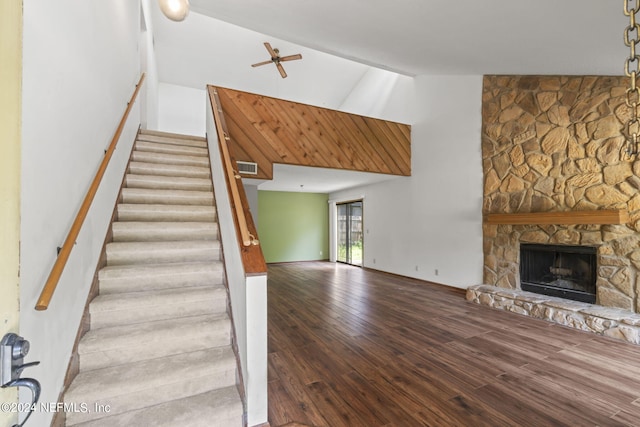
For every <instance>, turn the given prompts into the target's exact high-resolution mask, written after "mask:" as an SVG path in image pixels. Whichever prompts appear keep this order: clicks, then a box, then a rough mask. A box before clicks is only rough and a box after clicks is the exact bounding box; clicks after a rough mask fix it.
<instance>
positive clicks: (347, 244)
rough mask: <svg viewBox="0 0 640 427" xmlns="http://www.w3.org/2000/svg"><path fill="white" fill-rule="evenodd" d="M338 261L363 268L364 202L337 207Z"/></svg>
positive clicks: (341, 204) (343, 204)
mask: <svg viewBox="0 0 640 427" xmlns="http://www.w3.org/2000/svg"><path fill="white" fill-rule="evenodd" d="M336 208H337V214H338V215H337V217H338V257H337V259H338V261H339V262H345V263H347V264H353V265H358V266H362V250H363V245H362V229H363V228H362V200H359V201H356V202H348V203H340V204H338V205H336Z"/></svg>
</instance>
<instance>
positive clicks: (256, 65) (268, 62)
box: [251, 60, 273, 67]
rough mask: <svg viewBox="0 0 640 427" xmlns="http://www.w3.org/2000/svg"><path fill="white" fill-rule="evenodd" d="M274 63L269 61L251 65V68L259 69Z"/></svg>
mask: <svg viewBox="0 0 640 427" xmlns="http://www.w3.org/2000/svg"><path fill="white" fill-rule="evenodd" d="M272 62H273V61H272V60H268V61H263V62H258V63H257V64H251V66H252V67H259V66H261V65H267V64H271V63H272Z"/></svg>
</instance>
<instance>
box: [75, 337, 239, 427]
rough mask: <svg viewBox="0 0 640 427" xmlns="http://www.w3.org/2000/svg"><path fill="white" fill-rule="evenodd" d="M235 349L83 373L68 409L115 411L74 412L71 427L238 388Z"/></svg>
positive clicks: (183, 355) (204, 351) (146, 361)
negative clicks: (70, 407) (83, 406)
mask: <svg viewBox="0 0 640 427" xmlns="http://www.w3.org/2000/svg"><path fill="white" fill-rule="evenodd" d="M235 377H236V362H235V357H234V354H233V351H232V350H231V347H230V346H227V347H219V348H212V349H207V350H200V351H194V352H190V353H183V354H178V355H174V356H167V357H160V358H157V359H151V360H144V361H141V362H135V363H128V364H126V365H119V366H114V367H109V368H104V369H96V370H92V371H85V372H82V371H81V372H80V373H79V374H78V375H77V376H76V378H75V380H74V381H73V382H72V383H71V385H70V386H69V389H68V390H67V392H66V394H65V397H64V402H65V403H66V404H69V405H71V404H76V405H78V406H80V405H81V404H85V405H86V406H87V407H88V408H91V409H93V408H96V407H97V406H100V405H102V406H103V407H105V406H106V405H109V408H110V412H106V411H102V412H100V411H94V410H92V411H87V412H82V411H78V412H68V413H67V414H66V420H67V425H68V426H69V425H74V424H78V423H81V422H85V421H90V420H92V419H98V418H104V417H106V416H114V415H118V414H122V413H125V412H129V411H133V410H137V409H142V408H147V407H151V406H154V405H158V404H161V403H165V402H168V401H171V400H175V399H182V398H186V397H189V396H194V395H198V394H201V393H205V392H208V391H211V390H212V389H213V388H214V387H215V388H224V387H230V386H232V385H234V384H235V381H236V379H235Z"/></svg>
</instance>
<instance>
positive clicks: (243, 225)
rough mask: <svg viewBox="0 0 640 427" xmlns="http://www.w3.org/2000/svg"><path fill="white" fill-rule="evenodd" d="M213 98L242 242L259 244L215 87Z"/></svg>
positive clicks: (244, 243)
mask: <svg viewBox="0 0 640 427" xmlns="http://www.w3.org/2000/svg"><path fill="white" fill-rule="evenodd" d="M211 99H212V102H213V105H212V107H213V116H214V119H215V124H216V130H217V131H218V142H219V143H220V150H221V152H222V161H223V162H224V168H225V170H226V173H227V177H228V178H229V183H230V186H231V198H232V199H233V205H234V208H235V211H236V215H237V217H238V222H239V226H240V236H241V238H242V244H243V245H244V246H249V245H255V244H258V241H257V240H256V239H255V237H254V236H253V235H252V234H251V233H250V232H249V227H248V226H247V218H246V216H245V214H244V210H243V209H242V202H241V200H240V191H239V190H238V183H237V182H236V181H237V180H238V179H239V178H240V176H239V175H238V173H237V172H236V168H234V167H233V163H231V155H230V154H229V146H228V145H227V141H229V140H230V137H229V134H228V133H227V129H226V128H227V127H226V123H225V122H224V117H223V115H222V108H220V99H219V98H218V92H217V91H216V90H215V89H214V90H213V95H212V97H211Z"/></svg>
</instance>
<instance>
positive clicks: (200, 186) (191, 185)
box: [124, 173, 213, 191]
mask: <svg viewBox="0 0 640 427" xmlns="http://www.w3.org/2000/svg"><path fill="white" fill-rule="evenodd" d="M124 184H125V186H126V187H128V188H153V189H158V190H186V191H213V186H212V185H211V179H203V178H187V177H181V176H162V175H135V174H131V173H129V174H126V175H125V179H124Z"/></svg>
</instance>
